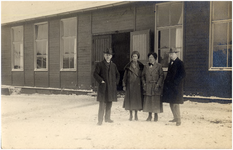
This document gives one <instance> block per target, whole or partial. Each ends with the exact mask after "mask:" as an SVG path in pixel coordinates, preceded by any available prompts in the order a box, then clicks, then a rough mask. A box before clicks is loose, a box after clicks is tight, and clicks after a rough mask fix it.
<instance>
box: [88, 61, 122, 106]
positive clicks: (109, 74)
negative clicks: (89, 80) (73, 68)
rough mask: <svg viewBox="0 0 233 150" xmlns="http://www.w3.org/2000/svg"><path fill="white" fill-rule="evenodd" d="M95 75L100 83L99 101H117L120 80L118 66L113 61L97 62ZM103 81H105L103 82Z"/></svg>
mask: <svg viewBox="0 0 233 150" xmlns="http://www.w3.org/2000/svg"><path fill="white" fill-rule="evenodd" d="M93 76H94V78H95V80H96V81H97V82H98V83H99V85H98V92H97V101H102V102H113V101H117V84H118V83H119V80H120V74H119V72H118V70H117V66H116V65H115V64H114V63H113V62H112V61H111V62H110V65H107V62H106V61H105V60H103V61H101V62H99V63H97V64H96V68H95V71H94V73H93ZM102 81H104V82H105V83H101V82H102Z"/></svg>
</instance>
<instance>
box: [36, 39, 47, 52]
mask: <svg viewBox="0 0 233 150" xmlns="http://www.w3.org/2000/svg"><path fill="white" fill-rule="evenodd" d="M46 49H47V42H46V41H37V42H36V55H46V54H47V52H46Z"/></svg>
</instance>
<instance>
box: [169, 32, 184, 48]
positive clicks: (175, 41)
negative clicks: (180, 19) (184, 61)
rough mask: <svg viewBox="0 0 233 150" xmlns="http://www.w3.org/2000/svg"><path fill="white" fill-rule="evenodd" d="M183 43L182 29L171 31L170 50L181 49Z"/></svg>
mask: <svg viewBox="0 0 233 150" xmlns="http://www.w3.org/2000/svg"><path fill="white" fill-rule="evenodd" d="M182 41H183V32H182V28H175V29H171V44H170V47H171V48H176V49H177V48H181V47H182Z"/></svg>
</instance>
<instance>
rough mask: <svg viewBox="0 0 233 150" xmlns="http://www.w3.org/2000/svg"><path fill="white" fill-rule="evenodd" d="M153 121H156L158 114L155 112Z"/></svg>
mask: <svg viewBox="0 0 233 150" xmlns="http://www.w3.org/2000/svg"><path fill="white" fill-rule="evenodd" d="M154 121H155V122H156V121H158V114H155V118H154Z"/></svg>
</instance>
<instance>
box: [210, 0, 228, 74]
mask: <svg viewBox="0 0 233 150" xmlns="http://www.w3.org/2000/svg"><path fill="white" fill-rule="evenodd" d="M225 2H226V1H225ZM213 11H214V5H213V2H212V1H211V2H210V25H209V26H210V30H209V64H208V67H209V68H208V71H232V67H213V48H214V44H213V43H214V38H213V37H214V28H213V26H214V25H215V24H224V23H226V24H227V35H226V36H227V45H218V46H227V62H226V63H227V66H228V49H229V47H230V46H232V45H230V44H228V43H229V31H228V30H229V28H230V27H229V24H230V23H232V19H223V20H213V18H214V16H213V15H214V13H213Z"/></svg>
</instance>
